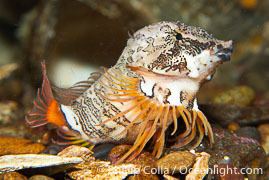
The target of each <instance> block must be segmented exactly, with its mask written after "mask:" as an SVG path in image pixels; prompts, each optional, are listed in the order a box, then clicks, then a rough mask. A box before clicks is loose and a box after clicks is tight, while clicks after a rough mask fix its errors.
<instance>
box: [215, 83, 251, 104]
mask: <svg viewBox="0 0 269 180" xmlns="http://www.w3.org/2000/svg"><path fill="white" fill-rule="evenodd" d="M254 98H255V92H254V90H253V89H252V88H250V87H248V86H237V87H234V88H231V89H229V90H226V91H224V92H221V93H218V94H217V95H216V96H215V98H214V99H213V103H214V104H233V105H237V106H248V105H250V104H251V103H252V102H253V101H254Z"/></svg>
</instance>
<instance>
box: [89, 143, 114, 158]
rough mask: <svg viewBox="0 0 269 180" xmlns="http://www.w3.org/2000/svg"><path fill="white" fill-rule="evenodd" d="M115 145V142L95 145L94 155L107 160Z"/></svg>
mask: <svg viewBox="0 0 269 180" xmlns="http://www.w3.org/2000/svg"><path fill="white" fill-rule="evenodd" d="M114 147H115V144H110V143H104V144H99V145H96V146H94V148H93V152H94V154H93V156H94V157H95V158H98V159H102V160H105V159H107V157H108V154H109V152H110V151H111V150H112V148H114Z"/></svg>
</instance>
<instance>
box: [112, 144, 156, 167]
mask: <svg viewBox="0 0 269 180" xmlns="http://www.w3.org/2000/svg"><path fill="white" fill-rule="evenodd" d="M131 147H132V146H130V145H118V146H115V147H114V148H112V150H111V151H110V153H109V155H108V159H109V160H110V161H111V162H112V163H113V164H114V163H116V162H117V160H119V159H120V158H121V157H122V155H124V154H125V153H126V152H127V151H128V150H129V149H130V148H131ZM130 163H132V164H136V165H139V166H142V167H148V169H150V168H155V167H156V158H155V157H154V156H153V155H152V154H151V153H149V152H146V151H142V152H141V153H140V154H139V155H138V156H137V157H136V158H135V159H133V160H132V161H130Z"/></svg>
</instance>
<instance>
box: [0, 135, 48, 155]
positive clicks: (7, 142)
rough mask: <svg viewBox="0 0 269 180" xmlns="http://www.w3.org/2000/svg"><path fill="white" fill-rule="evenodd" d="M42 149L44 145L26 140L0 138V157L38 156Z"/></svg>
mask: <svg viewBox="0 0 269 180" xmlns="http://www.w3.org/2000/svg"><path fill="white" fill-rule="evenodd" d="M44 149H45V146H44V145H42V144H39V143H33V142H31V141H30V140H28V139H23V138H15V137H4V136H0V155H7V154H38V153H40V152H42V151H43V150H44Z"/></svg>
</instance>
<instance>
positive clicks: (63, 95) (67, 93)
mask: <svg viewBox="0 0 269 180" xmlns="http://www.w3.org/2000/svg"><path fill="white" fill-rule="evenodd" d="M102 74H103V72H94V73H91V75H90V77H89V78H88V79H87V80H85V81H80V82H77V83H76V84H74V85H73V86H71V87H70V88H59V87H56V86H53V87H52V90H53V92H54V95H55V98H56V99H57V101H58V102H59V103H61V104H64V105H67V106H68V105H71V104H72V102H73V101H74V100H75V99H77V98H78V97H79V96H80V95H82V94H83V93H84V92H85V91H86V90H87V89H89V88H90V87H91V85H92V84H93V83H94V82H95V81H97V80H98V79H99V78H100V77H101V76H102Z"/></svg>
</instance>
